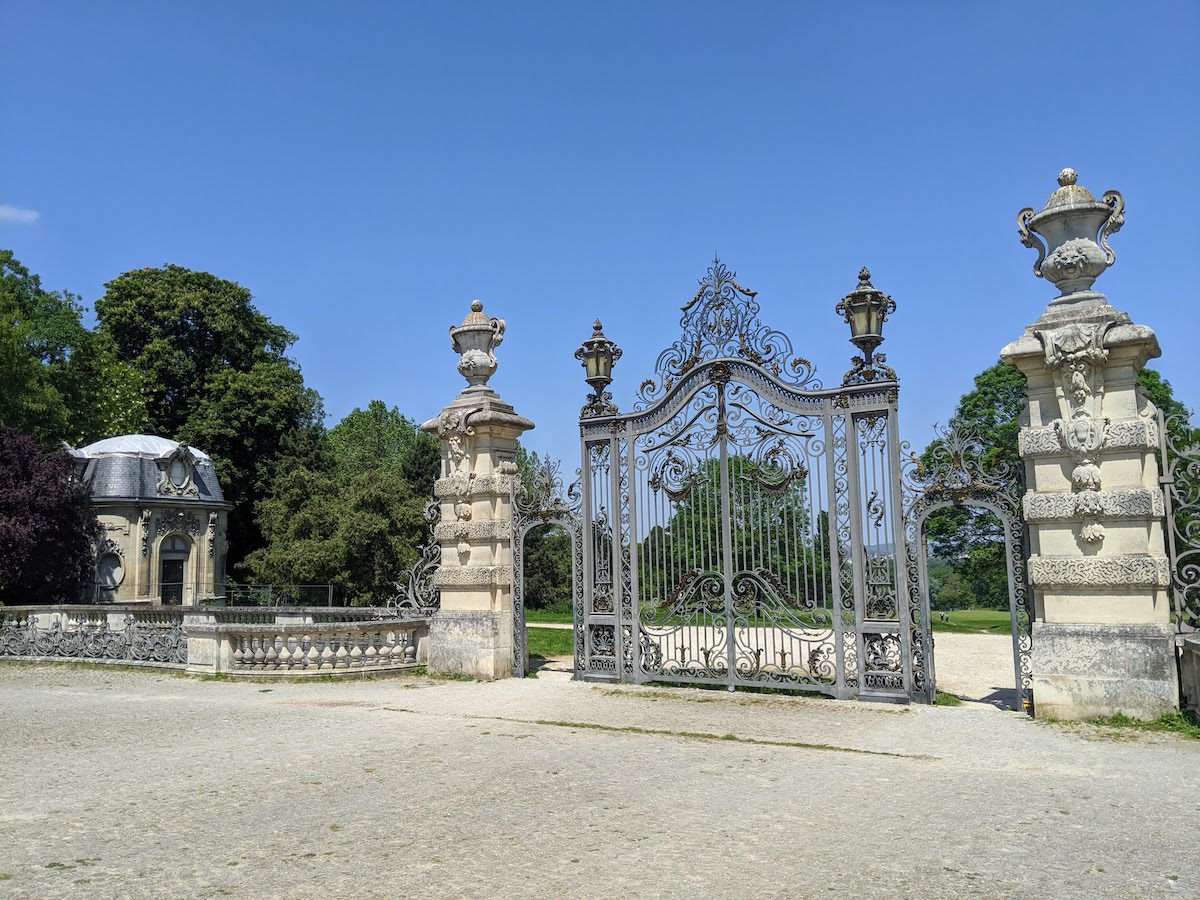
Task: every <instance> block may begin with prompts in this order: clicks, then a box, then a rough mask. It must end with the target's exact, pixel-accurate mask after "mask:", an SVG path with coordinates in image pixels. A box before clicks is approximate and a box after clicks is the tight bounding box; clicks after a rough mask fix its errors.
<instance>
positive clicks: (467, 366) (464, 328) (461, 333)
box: [450, 300, 504, 393]
mask: <svg viewBox="0 0 1200 900" xmlns="http://www.w3.org/2000/svg"><path fill="white" fill-rule="evenodd" d="M503 340H504V320H503V319H497V318H495V317H494V316H485V315H484V314H483V303H482V302H480V301H479V300H472V301H471V311H470V312H469V313H467V317H466V318H465V319H463V322H462V324H461V325H457V326H454V325H452V326H451V327H450V342H451V344H452V345H453V347H454V352H455V353H457V354H459V356H460V357H461V358H460V359H459V361H458V371H459V373H460V374H461V375H462V377H463V378H465V379H467V385H468V387H467V389H466V392H469V393H475V392H479V391H491V388H489V387H488V386H487V382H488V379H489V378H491V377H492V376H493V375H494V374H495V373H496V353H495V350H496V348H497V347H499V346H500V344H501V342H503Z"/></svg>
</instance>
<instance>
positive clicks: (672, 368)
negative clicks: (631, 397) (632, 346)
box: [637, 258, 821, 409]
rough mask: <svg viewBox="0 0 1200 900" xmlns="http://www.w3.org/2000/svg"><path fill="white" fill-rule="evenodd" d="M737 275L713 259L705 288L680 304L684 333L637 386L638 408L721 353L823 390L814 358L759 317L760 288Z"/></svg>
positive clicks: (703, 282)
mask: <svg viewBox="0 0 1200 900" xmlns="http://www.w3.org/2000/svg"><path fill="white" fill-rule="evenodd" d="M736 277H737V273H735V272H732V271H730V270H729V268H728V267H726V266H725V264H724V263H722V262H721V260H720V259H717V258H714V259H713V264H712V265H711V266H709V268H708V273H707V274H706V275H705V277H704V278H701V279H700V289H699V290H698V291H697V292H696V295H695V296H694V297H693V298H692V299H691V301H690V302H688V303H687V304H685V305H684V306H683V307H681V308H682V310H683V316H682V317H680V319H679V325H680V327H681V328H682V329H683V336H682V337H680V339H679V340H678V341H676V342H675V343H674V344H672V345H671V346H670V347H668V348H667V349H666V350H664V351H663V352H662V353H660V354H659V356H658V361H657V362H656V363H655V366H654V370H655V377H654V378H648V379H646V380H645V381H643V382H642V385H641V387H640V388H639V389H638V401H639V402H638V405H637V408H638V409H645V408H647V407H648V406H650V405H651V404H652V403H655V402H657V401H658V400H660V399H662V397H663V396H664V395H665V394H666V393H667V392H669V391H670V390H671V388H672V387H673V386H674V385H675V384H676V383H677V382H678V381H679V379H680V378H681V377H682V376H684V375H686V374H687V373H688V372H690V371H691V370H692V369H694V368H695V367H696V366H698V365H700V364H701V363H703V362H708V361H710V360H715V359H721V358H728V359H742V360H745V361H747V362H750V363H754V364H755V365H757V366H761V367H762V368H763V369H764V370H766V371H768V372H770V373H771V374H772V375H773V376H774V377H775V378H778V379H780V380H781V381H783V382H784V383H786V384H789V385H791V386H792V387H795V388H807V389H809V390H819V389H820V387H821V383H820V382H819V381H817V380H816V378H815V371H816V370H815V369H814V368H813V365H812V363H811V362H809V361H808V360H807V359H804V358H803V357H800V356H796V355H795V354H794V353H793V351H792V341H791V339H790V338H789V337H788V336H787V335H786V334H784V333H783V332H782V331H776V330H775V329H773V328H768V327H767V326H766V325H764V324H763V323H762V322H761V321H759V318H758V313H759V306H758V301H757V300H756V299H755V298H756V297H757V296H758V292H757V291H752V290H749V289H747V288H744V287H742V286H741V285H740V284H738V283H737V281H736V280H735V279H736Z"/></svg>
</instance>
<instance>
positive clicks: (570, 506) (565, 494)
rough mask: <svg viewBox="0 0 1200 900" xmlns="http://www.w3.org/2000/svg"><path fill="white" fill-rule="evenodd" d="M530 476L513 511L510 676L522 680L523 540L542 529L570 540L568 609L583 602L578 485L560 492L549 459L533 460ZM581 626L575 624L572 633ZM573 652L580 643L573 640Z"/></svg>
mask: <svg viewBox="0 0 1200 900" xmlns="http://www.w3.org/2000/svg"><path fill="white" fill-rule="evenodd" d="M530 469H531V470H532V472H531V473H530V474H529V475H528V477H525V478H522V479H520V480H519V481H517V482H516V483H515V484H514V489H513V496H512V510H513V538H512V541H513V543H512V547H513V551H512V552H513V676H514V677H516V678H524V677H525V675H526V673H527V672H528V670H529V645H528V641H527V640H526V635H527V631H526V629H525V539H526V538H527V537H528V536H529V532H531V531H533V529H535V528H539V527H541V526H543V525H557V526H559V527H560V528H563V529H564V530H565V531H567V533H568V534H570V536H571V597H572V601H571V607H572V609H575V610H578V609H580V607H581V606H582V600H583V582H582V578H581V575H582V570H583V535H582V532H581V530H580V522H579V499H580V495H579V482H578V481H576V482H574V483H573V484H571V485H570V486H569V487H568V488H566V490H564V489H563V481H562V476H561V474H560V472H559V464H558V463H557V462H555V461H553V460H551V459H550V457H549V456H547V457H545V458H544V459H542V460H537V459H536V454H535V459H534V461H533V465H532V466H531V467H530ZM581 631H582V623H581V622H579V621H576V622H575V633H576V635H577V636H578V635H579V634H580V633H581ZM575 644H576V648H577V649H576V652H577V653H578V645H579V639H578V637H576V641H575Z"/></svg>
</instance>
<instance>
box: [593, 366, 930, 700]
mask: <svg viewBox="0 0 1200 900" xmlns="http://www.w3.org/2000/svg"><path fill="white" fill-rule="evenodd" d="M716 362H720V363H724V364H728V365H730V366H731V367H733V370H734V371H736V372H737V374H738V375H740V376H741V382H742V383H744V384H745V385H746V386H748V387H750V388H751V389H754V390H756V391H758V392H759V393H760V394H761V396H762V397H763V398H764V399H766V400H768V401H776V402H778V403H782V404H784V407H781V408H786V409H787V410H788V411H789V412H796V413H797V414H800V415H804V416H806V417H810V418H816V419H820V420H821V421H822V422H823V423H824V424H823V433H824V435H825V440H826V445H827V448H828V447H830V446H831V445H832V443H834V442H835V441H836V438H835V437H834V435H835V428H834V422H835V421H836V420H838V419H842V420H843V422H844V430H845V432H846V433H847V434H846V438H845V439H846V440H847V442H848V441H849V436H850V435H853V434H856V433H857V425H856V422H857V421H858V420H859V419H860V418H862V417H863V416H866V415H873V416H874V417H886V418H887V420H888V421H887V425H886V433H887V440H886V441H885V444H886V445H890V446H888V447H887V454H888V457H887V461H888V463H890V465H888V466H887V467H886V469H887V471H888V472H895V471H898V469H899V466H898V460H899V457H898V449H897V444H898V441H897V438H896V434H897V428H896V425H895V415H894V411H895V385H894V384H890V383H884V384H871V385H856V386H850V387H843V388H838V389H828V390H819V391H807V392H803V391H793V390H791V389H789V388H788V387H787V386H784V385H780V384H778V383H777V382H775V381H773V380H772V378H771V375H770V373H767V372H764V371H762V370H761V369H760V368H758V367H757V366H755V365H753V364H750V363H747V362H745V361H743V360H719V361H716ZM714 365H715V363H706V364H703V365H701V366H697V367H695V368H694V369H693V370H692V371H690V372H689V373H688V374H687V375H686V376H685V377H684V378H683V379H681V380H679V381H678V382H677V383H676V384H675V385H673V386H672V390H671V391H670V392H669V393H668V394H666V395H665V396H664V398H663V400H662V402H661V403H659V404H655V406H654V407H652V408H650V409H648V410H644V411H641V412H638V413H634V414H632V415H628V416H602V417H601V416H597V417H592V418H589V419H588V420H586V422H585V423H584V424H583V425H582V430H583V440H582V442H581V446H582V448H583V450H584V458H585V461H586V463H587V466H586V468H587V470H588V473H587V474H588V475H590V473H591V471H592V457H593V455H594V453H593V450H594V448H597V447H600V446H604V447H605V448H606V449H607V451H608V454H609V459H611V458H612V456H613V455H616V456H618V458H619V457H620V456H622V455H623V456H624V457H625V464H626V467H627V469H631V470H635V471H636V469H637V446H636V442H635V440H634V439H635V438H636V437H637V436H638V435H642V434H648V433H650V432H652V431H653V429H654V428H655V427H656V426H659V427H661V426H663V425H665V424H668V423H669V422H670V421H671V418H672V416H673V415H678V414H679V412H680V409H681V404H680V399H681V398H683V399H687V400H691V399H693V398H694V396H695V395H696V393H697V391H698V389H700V388H703V387H704V386H706V385H707V384H708V383H709V379H710V376H709V373H710V372H711V370H712V369H713V367H714ZM717 443H718V451H719V452H720V451H721V450H723V451H724V453H723V455H720V456H718V458H717V461H718V463H719V465H720V484H721V486H722V488H721V494H720V496H719V497H718V498H717V505H718V507H719V508H722V509H723V510H725V511H728V509H729V505H730V503H731V498H730V496H729V493H728V486H729V484H730V483H731V477H730V466H729V460H730V457H729V453H728V444H727V443H726V442H725V440H724V438H722V440H719V441H718V442H717ZM622 449H623V450H624V454H622V453H621V450H622ZM614 451H615V453H614ZM823 455H824V457H825V463H824V464H825V467H826V472H827V474H829V475H830V477H831V479H832V478H834V477H835V476H833V475H832V473H833V472H834V468H835V462H836V460H835V453H833V452H828V449H827V450H826V452H824V453H823ZM845 456H846V463H847V465H848V473H847V474H848V476H849V477H848V478H847V479H846V485H845V492H846V493H847V495H848V497H849V499H850V500H851V501H852V502H850V503H849V506H850V510H849V513H850V516H851V519H852V521H855V523H856V524H855V525H854V526H852V528H851V531H852V532H855V533H861V518H862V514H863V513H862V508H861V507H862V502H861V501H862V496H861V494H862V477H861V473H860V471H859V467H858V460H857V458H856V455H855V454H854V453H852V452H846V454H845ZM604 474H605V475H606V480H607V482H608V484H607V489H608V490H607V493H608V495H609V497H610V498H612V499H614V500H615V502H616V503H618V504H620V505H621V506H622V507H623V509H622V512H621V513H620V514H619V515H614V516H613V518H612V519H611V524H610V525H609V526H608V527H609V531H608V532H607V534H597V532H596V527H595V522H596V519H597V510H596V504H595V501H594V491H593V489H592V483H593V482H594V479H593V478H590V477H584V478H583V483H584V488H583V491H584V507H585V514H584V517H583V518H584V528H585V530H586V531H587V532H588V533H589V534H590V535H591V539H585V540H584V541H583V544H584V557H585V560H586V561H587V562H586V563H585V567H584V568H585V587H584V604H583V605H584V610H583V619H584V625H585V628H587V629H590V628H591V626H592V625H594V624H607V623H608V622H612V623H613V624H614V625H615V626H617V627H616V628H615V630H614V637H615V639H616V642H617V645H618V646H617V647H615V648H614V650H616V651H617V654H615V655H616V658H617V660H618V661H619V662H620V669H621V670H625V669H626V661H627V659H628V658H629V657H630V656H633V657H634V661H635V663H637V662H640V658H641V654H642V651H643V648H641V647H640V646H639V640H638V638H637V634H639V633H640V628H639V626H640V623H641V616H642V610H641V606H640V597H639V595H638V592H637V590H631V589H630V588H629V587H627V584H626V580H625V578H624V577H614V578H612V585H611V589H612V591H613V594H614V597H613V599H614V603H613V612H612V614H611V618H610V616H609V614H598V613H596V612H595V610H594V600H595V588H596V565H595V560H594V554H595V549H596V545H597V544H599V545H600V546H603V544H604V542H605V541H608V542H609V546H610V548H611V550H610V552H611V555H612V557H613V563H614V567H615V568H618V569H619V570H623V571H628V573H629V576H630V583H631V584H632V585H634V586H636V585H637V584H638V583H639V581H636V580H634V579H636V578H639V577H640V574H641V573H640V571H639V570H638V566H639V560H638V555H637V554H636V553H632V552H631V553H629V560H628V562H626V560H625V555H626V551H627V548H628V549H629V550H632V548H634V547H637V546H638V544H639V542H640V541H641V540H642V539H643V537H644V536H643V535H641V534H640V533H639V531H638V515H637V509H638V507H637V504H638V499H637V498H638V491H637V489H636V485H630V486H627V487H624V488H623V486H622V484H621V474H620V471H619V469H618V467H616V466H612V465H611V464H610V465H608V466H607V471H606V473H604ZM888 491H889V494H890V499H891V502H890V503H888V504H885V509H886V511H887V513H888V515H887V516H886V521H887V526H886V533H887V534H888V535H889V536H891V538H892V540H891V541H890V542H889V543H890V544H891V555H892V564H891V567H890V571H891V575H890V579H891V580H890V586H891V589H892V593H893V594H894V595H895V597H896V598H897V618H896V619H895V620H888V621H884V620H878V619H876V620H873V621H872V626H873V627H874V628H875V631H874V632H872V633H873V634H876V635H878V636H881V637H890V638H892V639H894V640H896V641H897V642H898V643H899V644H900V646H901V648H902V649H901V656H902V658H903V659H904V660H905V661H906V663H907V661H908V660H910V659H911V658H912V653H911V642H910V640H909V636H908V635H907V634H906V628H905V627H904V626H903V624H902V623H903V622H905V621H907V619H900V618H899V612H900V611H901V608H902V607H904V605H905V595H904V593H903V592H902V591H901V590H900V582H899V580H898V575H899V555H898V552H899V550H900V548H901V547H902V546H903V539H902V538H900V539H897V538H898V535H900V534H901V531H900V529H899V527H898V526H899V523H898V521H897V520H896V517H895V512H896V509H897V506H898V504H897V503H896V501H895V497H896V496H897V492H898V488H897V487H896V486H895V485H892V486H890V487H888ZM836 493H837V492H836V491H835V492H834V495H836ZM834 495H831V498H830V499H831V503H830V508H829V509H828V510H826V511H825V515H826V517H827V528H828V532H829V533H830V535H831V538H832V536H834V535H836V534H837V533H838V530H839V529H838V523H837V521H836V518H835V517H836V515H837V502H836V501H834V499H833V496H834ZM626 518H628V520H629V522H630V524H629V533H628V539H627V540H626V539H625V538H624V534H625V531H624V526H623V525H622V524H621V523H622V522H623V521H624V520H625V519H626ZM721 520H722V521H721V528H722V532H721V536H720V537H721V543H722V545H723V546H722V548H721V552H722V564H723V567H725V568H726V578H725V581H724V583H723V585H722V597H723V600H724V607H725V616H724V622H725V627H726V631H727V632H728V634H727V645H726V647H725V654H726V671H727V673H731V674H729V676H728V677H729V679H731V681H733V682H736V681H737V678H736V673H737V657H736V643H735V642H736V638H737V635H736V633H735V632H736V629H735V628H733V627H732V626H733V618H734V617H733V613H732V607H733V606H734V598H733V596H732V585H731V582H730V575H731V572H732V567H733V561H732V548H733V542H732V532H731V528H732V523H731V522H730V520H729V517H728V515H723V516H721ZM818 531H819V529H818ZM851 546H852V547H853V548H854V549H853V550H852V552H851V558H850V559H849V560H848V562H849V565H850V566H851V569H852V572H853V576H852V577H853V585H852V590H851V591H850V593H851V595H852V602H853V607H852V611H853V615H852V616H851V617H850V618H849V619H847V620H843V619H842V618H841V617H840V616H839V615H837V614H835V615H834V618H833V621H832V625H833V627H832V634H831V638H832V644H833V646H832V649H833V652H834V657H835V661H836V662H835V669H836V676H835V678H834V683H833V685H832V690H831V691H829V692H831V693H834V695H835V696H858V695H873V696H878V697H879V698H881V699H882V698H885V697H895V698H897V699H900V698H903V697H904V696H905V694H906V693H907V692H908V691H911V689H912V685H913V680H912V678H911V675H910V674H909V673H908V670H907V664H906V665H903V666H901V669H900V673H899V674H900V676H901V680H900V683H899V688H898V689H886V688H885V689H876V690H872V689H870V688H869V686H867V685H864V684H862V683H861V679H860V678H859V677H854V678H848V677H846V673H847V665H846V659H845V653H844V649H843V642H842V640H841V632H842V630H843V629H845V628H847V627H849V628H850V629H851V633H852V634H853V636H854V640H855V650H856V653H855V659H854V660H852V663H853V665H854V666H856V667H865V662H866V659H867V648H866V646H865V644H864V643H863V640H862V629H861V628H860V627H858V624H857V623H862V622H865V621H866V615H865V608H864V606H863V594H864V593H865V589H866V582H865V569H866V566H867V560H866V556H865V553H864V551H863V548H862V547H861V546H857V545H855V544H854V543H853V541H852V543H851ZM825 551H826V553H827V555H826V556H825V559H826V565H827V566H828V571H829V572H830V573H831V574H832V573H835V572H837V571H839V570H840V569H841V568H842V563H843V561H842V560H841V559H840V553H839V547H838V542H837V541H836V540H832V539H831V540H830V542H829V546H828V548H825ZM830 582H831V583H830V595H829V602H830V603H831V604H833V609H834V610H837V609H839V608H841V606H842V603H843V599H844V598H843V597H842V594H841V588H842V586H843V585H842V583H841V579H840V578H831V579H830ZM627 594H628V596H627ZM627 607H628V612H626V609H627ZM589 641H590V633H589ZM627 641H628V642H631V643H632V645H633V646H631V647H629V648H628V649H626V646H625V645H626V642H627ZM585 644H586V645H587V646H588V647H589V653H590V646H591V645H590V643H587V642H585ZM631 668H632V670H631V671H630V672H629V673H628V674H629V675H631V676H633V678H632V679H631V680H638V681H644V680H648V675H647V673H646V672H645V669H644V667H643V666H642V665H634V666H632V667H631ZM594 672H595V667H594V666H581V668H580V672H579V674H580V677H594V675H592V674H591V673H594ZM608 677H612V676H608ZM618 677H621V675H620V674H619V675H618ZM656 677H661V673H659V675H658V676H656ZM681 680H689V681H713V680H714V679H711V678H709V679H705V678H697V677H689V678H686V679H681ZM801 689H813V686H811V685H805V686H804V687H803V688H801Z"/></svg>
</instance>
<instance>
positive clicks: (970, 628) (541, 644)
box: [525, 609, 1012, 656]
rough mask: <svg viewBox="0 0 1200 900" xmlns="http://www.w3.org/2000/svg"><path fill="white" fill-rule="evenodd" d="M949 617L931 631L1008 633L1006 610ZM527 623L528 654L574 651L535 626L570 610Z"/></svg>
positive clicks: (530, 616)
mask: <svg viewBox="0 0 1200 900" xmlns="http://www.w3.org/2000/svg"><path fill="white" fill-rule="evenodd" d="M947 615H948V616H949V617H950V620H949V621H948V622H943V621H942V620H941V618H940V617H939V613H936V612H935V613H934V614H933V630H934V631H935V632H937V631H941V632H953V633H955V634H999V635H1008V634H1011V633H1012V632H1011V623H1010V620H1009V617H1008V613H1007V612H1005V611H1004V610H1000V609H955V610H951V611H950V612H949V613H948V614H947ZM525 621H526V622H527V623H528V625H529V653H530V655H531V656H570V655H571V654H572V653H573V652H574V650H573V647H572V641H574V639H575V637H574V632H573V631H569V630H567V629H565V628H539V627H538V625H542V624H557V625H570V624H571V622H572V619H571V614H570V613H552V612H545V611H544V610H538V609H530V610H526V612H525Z"/></svg>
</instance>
